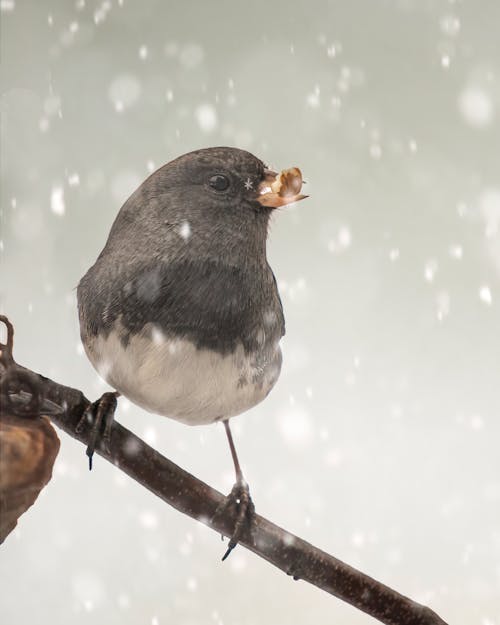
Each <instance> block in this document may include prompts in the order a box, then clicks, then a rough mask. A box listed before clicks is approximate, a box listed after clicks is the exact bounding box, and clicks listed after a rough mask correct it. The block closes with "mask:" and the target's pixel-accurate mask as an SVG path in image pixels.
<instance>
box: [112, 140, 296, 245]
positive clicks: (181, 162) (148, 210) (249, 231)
mask: <svg viewBox="0 0 500 625" xmlns="http://www.w3.org/2000/svg"><path fill="white" fill-rule="evenodd" d="M301 187H302V175H301V172H300V170H299V169H298V168H296V167H294V168H291V169H287V170H283V171H282V172H281V173H279V174H278V173H277V172H274V171H271V170H270V169H268V168H266V166H265V165H264V163H263V162H262V161H261V160H260V159H258V158H257V157H256V156H254V155H253V154H250V152H246V151H245V150H240V149H237V148H230V147H214V148H206V149H201V150H196V151H195V152H189V153H188V154H184V155H183V156H180V157H179V158H176V159H175V160H173V161H171V162H169V163H167V164H166V165H164V166H163V167H161V168H160V169H158V170H157V171H156V172H154V173H153V174H151V176H150V177H149V178H148V179H147V180H145V181H144V182H143V184H142V185H141V186H140V187H139V189H137V191H136V192H135V193H134V194H133V195H132V196H131V197H130V198H129V200H128V201H127V202H126V204H125V205H124V207H123V209H122V212H121V215H120V216H119V217H118V219H117V225H116V228H117V229H118V228H121V227H122V226H121V224H123V225H124V226H125V227H127V226H126V225H125V224H127V223H128V224H131V222H134V224H135V227H137V228H138V230H142V232H144V233H145V234H146V235H147V236H148V237H149V239H150V240H152V239H153V238H154V240H156V241H158V243H160V241H159V239H160V237H161V233H162V232H164V233H165V236H168V237H169V247H170V249H174V248H177V247H178V248H179V251H181V248H182V247H183V245H182V241H178V242H177V244H176V243H175V237H174V239H172V233H174V234H175V232H177V231H179V229H180V228H184V232H185V233H188V234H189V237H188V238H189V242H190V244H191V245H192V246H193V247H194V248H198V247H200V248H203V249H201V250H200V252H201V251H203V250H205V251H209V249H212V250H213V252H214V254H217V253H219V254H220V253H222V251H221V250H222V249H223V248H225V247H227V248H233V251H234V249H235V248H237V247H238V246H239V245H242V246H243V247H244V248H245V247H247V246H251V245H252V241H254V242H255V246H254V247H258V248H259V249H260V251H262V249H263V245H265V239H266V235H267V223H268V220H269V216H270V214H271V212H272V211H273V209H275V208H278V207H283V206H286V205H288V204H291V203H292V202H297V201H299V200H301V199H303V198H305V197H306V196H305V195H301V194H300V190H301ZM122 217H123V219H122ZM186 224H187V225H186ZM181 234H182V230H181ZM172 245H173V248H172ZM229 251H230V250H229V249H228V253H229ZM241 253H244V250H243V249H242V250H241ZM259 253H260V252H259Z"/></svg>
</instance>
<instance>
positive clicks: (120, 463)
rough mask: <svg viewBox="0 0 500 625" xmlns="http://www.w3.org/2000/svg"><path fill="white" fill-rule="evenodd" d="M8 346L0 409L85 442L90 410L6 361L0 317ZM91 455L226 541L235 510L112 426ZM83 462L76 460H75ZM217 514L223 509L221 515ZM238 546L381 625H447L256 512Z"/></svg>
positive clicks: (2, 362)
mask: <svg viewBox="0 0 500 625" xmlns="http://www.w3.org/2000/svg"><path fill="white" fill-rule="evenodd" d="M0 321H3V322H4V323H5V325H6V326H7V330H8V334H7V342H6V344H0V409H1V411H2V412H3V411H4V410H5V411H6V412H7V411H11V412H15V413H16V414H23V415H28V414H29V415H31V416H35V417H36V416H37V415H47V416H48V417H49V418H50V419H51V420H52V421H53V423H55V424H56V425H57V426H59V427H60V428H61V429H62V430H64V431H65V432H66V433H67V434H69V435H70V436H72V437H73V438H76V439H77V440H79V441H81V442H82V443H84V444H87V442H88V436H89V432H90V428H91V424H85V425H84V427H83V428H82V429H81V430H79V431H78V432H77V430H76V426H77V424H78V423H79V421H80V418H81V416H82V414H83V412H84V411H85V409H86V408H87V407H88V406H89V404H90V402H89V400H88V399H87V398H86V397H85V396H84V395H83V393H82V392H81V391H79V390H76V389H73V388H70V387H67V386H63V385H61V384H58V383H57V382H53V381H52V380H49V379H48V378H46V377H44V376H42V375H40V374H37V373H35V372H33V371H31V370H29V369H27V368H25V367H22V366H20V365H18V364H17V363H16V362H15V361H14V359H13V357H12V347H13V328H12V325H11V324H10V323H9V321H8V319H7V318H6V317H3V316H1V315H0ZM96 452H97V453H98V454H99V455H101V456H102V457H103V458H105V459H106V460H108V461H109V462H111V463H112V464H114V465H115V466H116V467H118V468H119V469H121V470H122V471H123V472H124V473H126V474H127V475H129V476H130V477H131V478H132V479H134V480H135V481H136V482H139V483H140V484H142V485H143V486H144V487H145V488H147V489H148V490H150V491H151V492H152V493H154V494H155V495H157V496H158V497H160V498H161V499H163V501H165V502H167V503H168V504H170V505H171V506H173V507H174V508H175V509H176V510H178V511H179V512H182V513H183V514H187V515H188V516H190V517H192V518H193V519H196V520H197V521H199V522H201V523H203V524H204V525H207V526H208V527H210V528H211V529H213V530H215V531H216V532H217V533H219V534H223V535H225V536H228V537H229V536H231V534H232V532H233V528H234V523H235V521H236V511H235V510H231V509H228V508H226V509H224V505H223V504H224V503H225V501H226V497H225V496H224V495H223V494H221V493H219V492H218V491H217V490H215V489H213V488H211V487H210V486H208V485H207V484H205V483H204V482H202V481H201V480H199V479H197V478H195V477H194V476H193V475H191V474H190V473H188V472H187V471H184V470H183V469H182V468H181V467H179V466H177V465H176V464H174V463H173V462H171V461H170V460H168V459H167V458H165V457H164V456H162V455H161V454H160V453H158V452H157V451H156V450H155V449H153V448H152V447H150V446H149V445H147V444H146V443H145V442H144V441H143V440H141V439H140V438H138V437H137V436H136V435H135V434H133V433H132V432H130V431H129V430H127V429H126V428H124V427H123V426H121V425H120V424H119V423H117V422H116V421H115V422H114V424H113V426H112V430H111V442H110V445H109V447H108V448H107V449H105V448H104V446H98V447H97V449H96ZM82 462H83V458H82ZM221 510H223V512H221ZM239 544H240V545H242V546H244V547H246V548H247V549H249V550H250V551H253V553H255V554H257V555H258V556H260V557H261V558H264V559H265V560H267V561H268V562H270V563H271V564H273V565H274V566H276V567H278V568H279V569H281V570H282V571H284V572H285V573H287V574H288V575H291V576H293V578H294V579H295V580H299V579H300V580H304V581H306V582H309V583H310V584H313V585H314V586H317V587H318V588H321V589H322V590H324V591H325V592H328V593H330V594H332V595H334V596H335V597H338V598H339V599H341V600H342V601H346V602H348V603H350V604H351V605H353V606H354V607H356V608H358V609H359V610H362V611H363V612H365V613H366V614H369V615H371V616H372V617H374V618H375V619H378V620H379V621H380V622H382V623H385V624H386V625H446V623H445V622H444V621H443V620H442V619H441V618H440V617H439V616H438V615H437V614H436V613H435V612H433V611H432V610H430V609H429V608H427V607H425V606H422V605H420V604H418V603H416V602H414V601H412V600H411V599H409V598H407V597H405V596H403V595H401V594H399V593H398V592H396V591H395V590H392V589H391V588H389V587H388V586H385V585H384V584H381V583H380V582H378V581H376V580H374V579H373V578H371V577H369V576H368V575H365V574H364V573H362V572H360V571H358V570H356V569H354V568H353V567H351V566H349V565H348V564H345V563H344V562H342V561H341V560H338V559H337V558H335V557H333V556H331V555H329V554H328V553H325V552H324V551H321V550H320V549H318V548H317V547H314V546H313V545H311V544H310V543H308V542H306V541H305V540H302V539H301V538H299V537H298V536H294V535H293V534H291V533H290V532H288V531H286V530H284V529H282V528H281V527H278V526H277V525H275V524H274V523H271V521H268V520H267V519H265V518H264V517H261V516H259V515H257V514H256V515H255V517H254V520H253V523H252V525H251V527H245V528H244V530H243V532H242V534H241V538H240V539H239Z"/></svg>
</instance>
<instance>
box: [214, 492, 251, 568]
mask: <svg viewBox="0 0 500 625" xmlns="http://www.w3.org/2000/svg"><path fill="white" fill-rule="evenodd" d="M230 508H236V509H237V511H238V515H237V517H236V522H235V524H234V529H233V533H232V535H231V538H230V539H229V544H228V546H227V549H226V553H225V554H224V555H223V556H222V561H224V560H226V559H227V558H228V557H229V554H230V553H231V551H232V550H233V549H234V548H235V547H236V545H237V544H238V542H239V539H240V537H241V533H242V531H243V529H244V527H245V524H246V523H251V522H252V519H253V517H254V515H255V506H254V503H253V501H252V498H251V497H250V489H249V488H248V484H247V483H246V482H245V481H239V482H236V484H235V485H234V486H233V488H232V490H231V492H230V493H229V495H228V496H227V497H226V499H225V501H224V502H223V504H222V505H221V506H220V510H217V512H216V515H218V514H221V513H223V512H226V510H228V509H230Z"/></svg>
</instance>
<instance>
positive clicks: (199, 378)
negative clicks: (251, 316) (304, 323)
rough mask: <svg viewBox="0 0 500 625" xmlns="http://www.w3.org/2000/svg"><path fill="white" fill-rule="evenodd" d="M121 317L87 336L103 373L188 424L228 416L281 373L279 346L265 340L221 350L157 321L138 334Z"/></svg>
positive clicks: (153, 408) (135, 397) (261, 394)
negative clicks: (128, 330) (246, 347)
mask: <svg viewBox="0 0 500 625" xmlns="http://www.w3.org/2000/svg"><path fill="white" fill-rule="evenodd" d="M123 337H124V333H123V332H122V329H121V328H120V325H119V324H118V323H117V324H115V327H114V328H113V329H112V330H111V332H109V333H107V334H97V335H95V336H87V337H83V342H84V346H85V350H86V352H87V355H88V357H89V359H90V361H91V362H92V364H93V365H94V367H95V368H96V369H97V371H98V372H99V374H100V375H101V376H102V377H103V378H104V379H105V380H106V381H107V382H108V383H109V384H110V385H111V386H113V387H114V388H115V389H116V390H117V391H119V392H120V393H121V394H123V395H124V396H126V397H127V398H129V399H130V400H131V401H132V402H134V403H135V404H138V405H139V406H141V407H142V408H144V409H146V410H148V411H150V412H154V413H156V414H160V415H164V416H167V417H171V418H173V419H176V420H178V421H181V422H183V423H187V424H189V425H198V424H206V423H212V422H214V421H217V420H219V419H226V418H229V417H232V416H235V415H237V414H240V413H241V412H244V411H245V410H248V409H249V408H251V407H252V406H255V405H256V404H258V403H259V402H260V401H262V400H263V399H264V398H265V397H266V395H267V394H268V393H269V391H270V390H271V389H272V387H273V386H274V384H275V383H276V380H277V379H278V376H279V373H280V369H281V349H280V347H279V343H278V341H277V340H275V339H270V340H264V339H263V340H261V341H260V345H259V348H258V349H256V350H255V351H253V352H251V353H248V352H246V351H245V350H244V348H243V346H242V345H238V346H236V348H235V349H234V350H233V351H231V352H229V353H224V354H221V353H220V352H216V351H212V350H210V349H206V348H200V347H197V346H196V345H195V344H194V343H193V342H192V341H190V340H189V339H186V338H175V337H173V336H169V335H164V334H163V333H162V332H161V331H160V330H159V329H158V328H157V327H156V326H155V325H154V324H151V323H149V324H147V326H145V327H144V329H143V330H142V331H141V332H140V333H137V334H130V333H128V334H126V340H124V338H123Z"/></svg>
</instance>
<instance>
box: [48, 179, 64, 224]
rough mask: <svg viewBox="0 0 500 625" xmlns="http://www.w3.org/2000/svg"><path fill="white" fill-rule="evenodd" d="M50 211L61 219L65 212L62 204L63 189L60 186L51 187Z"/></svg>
mask: <svg viewBox="0 0 500 625" xmlns="http://www.w3.org/2000/svg"><path fill="white" fill-rule="evenodd" d="M50 209H51V210H52V212H53V213H54V215H58V216H59V217H62V216H63V215H64V213H65V212H66V206H65V204H64V189H63V188H62V187H61V186H58V185H56V186H54V187H52V192H51V194H50Z"/></svg>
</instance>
